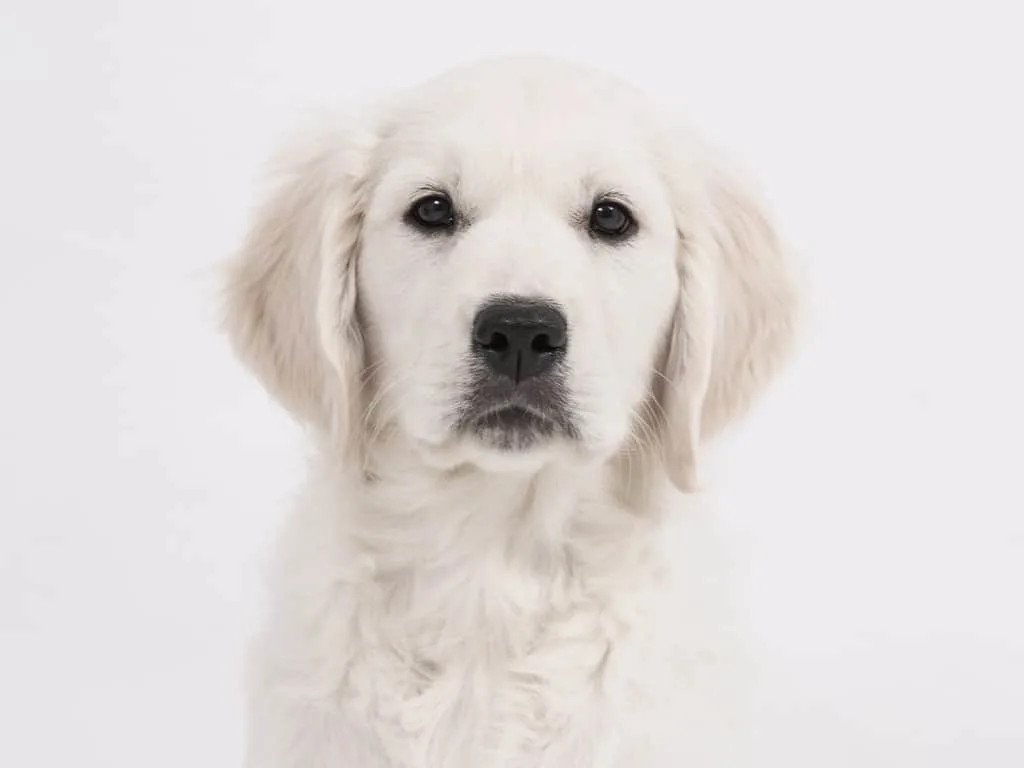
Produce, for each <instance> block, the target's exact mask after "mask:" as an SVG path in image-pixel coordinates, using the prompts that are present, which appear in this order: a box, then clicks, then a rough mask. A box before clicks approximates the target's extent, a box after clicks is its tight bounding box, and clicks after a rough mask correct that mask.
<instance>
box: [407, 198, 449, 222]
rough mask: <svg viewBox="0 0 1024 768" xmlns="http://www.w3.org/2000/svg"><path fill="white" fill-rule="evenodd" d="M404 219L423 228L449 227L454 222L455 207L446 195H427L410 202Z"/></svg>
mask: <svg viewBox="0 0 1024 768" xmlns="http://www.w3.org/2000/svg"><path fill="white" fill-rule="evenodd" d="M406 220H407V221H408V222H409V223H410V224H412V225H414V226H416V227H418V228H420V229H424V230H430V231H435V230H443V229H451V227H452V226H453V225H454V224H455V207H454V206H453V205H452V201H451V200H449V199H448V197H447V196H446V195H427V196H426V197H421V198H420V199H419V200H417V201H416V202H415V203H413V204H412V207H411V208H410V209H409V212H408V213H407V214H406Z"/></svg>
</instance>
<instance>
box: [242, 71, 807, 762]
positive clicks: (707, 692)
mask: <svg viewBox="0 0 1024 768" xmlns="http://www.w3.org/2000/svg"><path fill="white" fill-rule="evenodd" d="M280 171H281V172H280V174H279V178H278V182H279V183H278V185H277V186H276V188H275V190H274V192H273V193H272V194H271V195H270V197H269V199H268V202H267V203H266V205H265V206H264V207H263V208H262V209H261V210H260V211H259V212H258V214H257V215H256V217H255V221H254V224H253V228H252V231H251V233H250V236H249V238H248V240H247V242H246V244H245V246H244V247H243V249H242V252H241V254H240V256H239V258H238V260H237V261H236V262H235V263H234V264H233V266H232V273H231V276H230V281H229V306H228V322H229V331H230V334H231V337H232V340H233V342H234V344H235V347H236V349H237V351H238V353H239V354H240V356H241V357H242V359H243V360H245V361H246V362H247V364H249V365H250V367H251V368H252V369H253V371H254V372H255V373H256V375H257V376H258V377H259V378H260V380H261V381H262V382H263V383H264V384H265V386H267V388H268V389H269V390H270V391H271V392H272V393H273V394H274V395H275V396H276V397H277V398H278V399H279V400H280V401H281V402H282V404H283V405H284V406H285V407H287V408H288V409H289V411H290V412H291V413H293V414H294V415H295V416H296V417H297V418H299V419H300V420H301V421H302V422H303V423H304V424H305V425H307V426H308V427H309V430H310V434H311V436H312V439H313V440H314V441H315V443H316V445H317V448H318V454H317V459H316V464H315V466H314V468H313V470H312V473H311V478H310V483H309V487H308V489H307V491H306V493H305V495H304V496H303V497H302V499H301V500H300V502H299V504H298V505H297V507H296V509H295V511H294V514H293V515H292V517H291V518H290V521H289V524H288V526H287V530H286V533H285V535H284V537H283V543H282V547H281V550H280V557H279V559H278V561H277V568H276V570H275V571H274V574H273V582H272V602H271V615H270V620H269V623H268V624H267V626H266V628H265V631H264V632H263V633H262V634H261V635H260V637H259V638H258V641H257V642H256V643H255V645H254V649H253V656H252V678H251V686H250V711H249V728H248V732H249V743H248V757H247V765H248V766H249V768H285V767H286V766H287V767H288V768H420V767H422V768H428V767H429V768H434V767H436V768H491V767H493V768H497V767H498V766H502V767H509V768H513V767H514V768H519V767H522V768H527V767H529V768H541V767H544V768H572V767H574V766H579V767H580V768H582V767H583V766H587V767H590V766H594V767H597V766H607V767H608V768H612V767H615V768H624V767H625V766H630V767H636V766H655V767H657V768H668V766H679V765H687V766H712V765H722V764H725V762H726V760H727V759H728V758H727V754H728V750H727V749H726V746H727V744H728V741H729V736H728V733H729V732H728V724H729V715H730V706H729V704H728V699H727V692H728V687H727V686H724V685H723V683H724V682H725V681H727V680H728V679H729V675H728V669H729V668H728V664H727V663H726V653H725V652H726V651H727V649H728V646H729V641H730V633H731V630H730V622H729V616H728V611H727V610H726V607H727V603H726V602H725V599H724V596H723V595H722V594H721V589H720V575H721V574H720V573H719V567H718V563H719V559H718V557H717V556H716V555H715V554H714V547H713V541H712V540H711V538H710V536H709V533H708V531H707V529H706V521H705V520H703V513H702V511H701V509H700V507H699V505H698V504H697V502H696V498H697V497H696V496H695V495H693V493H692V491H693V483H694V477H695V476H694V472H695V468H696V461H697V457H698V456H697V454H698V448H699V446H700V444H701V442H702V441H703V440H706V439H707V438H709V437H710V436H712V435H713V434H715V433H716V432H717V431H719V430H720V429H721V428H722V427H723V426H724V425H726V424H727V423H728V422H730V421H731V420H733V419H734V418H736V417H738V416H739V415H741V414H742V412H743V411H744V410H745V409H746V408H747V406H748V405H749V403H750V402H751V401H752V400H753V399H754V398H755V397H756V395H757V394H758V393H759V392H760V391H761V390H762V389H763V388H764V386H765V385H766V383H767V382H768V381H769V380H770V379H771V377H772V375H773V373H774V372H775V370H776V369H777V367H778V365H779V363H780V362H781V361H782V360H783V359H784V357H785V352H786V350H787V347H788V346H789V341H790V337H791V335H792V325H793V318H794V308H795V300H794V295H793V294H794V291H793V289H792V281H791V278H790V274H789V270H788V268H787V266H786V263H785V258H784V254H783V253H782V252H781V249H780V247H779V245H778V243H777V242H776V239H775V237H774V235H773V233H772V230H771V227H770V226H769V224H768V223H767V222H766V220H765V218H764V215H763V214H762V212H761V210H760V209H759V207H758V205H757V204H756V203H755V202H754V201H753V200H752V199H751V197H750V196H749V194H748V193H747V192H746V191H745V190H744V189H743V188H741V187H740V186H739V185H738V184H737V182H736V181H735V180H734V179H733V178H732V177H731V176H729V175H728V174H726V173H725V172H724V171H723V170H722V169H721V167H720V165H719V164H718V163H717V162H716V161H715V160H714V159H713V157H712V153H711V152H710V150H709V149H708V148H707V147H706V146H705V145H703V144H701V143H700V142H698V141H697V140H696V139H695V138H694V137H693V136H691V135H689V134H688V133H687V132H685V131H684V130H682V129H680V128H678V127H674V126H672V125H671V124H670V123H669V122H668V121H667V120H665V119H663V118H662V117H661V116H660V115H659V114H658V113H657V112H656V111H655V110H654V109H653V108H652V107H651V106H650V105H649V104H648V103H647V101H646V98H645V97H644V96H643V95H642V94H641V93H639V92H638V91H637V90H635V89H633V88H632V87H630V86H628V85H626V84H624V83H622V82H620V81H618V80H616V79H614V78H612V77H610V76H608V75H606V74H603V73H599V72H594V71H590V70H586V69H583V68H580V67H577V66H574V65H570V64H568V63H565V62H561V61H557V60H552V59H547V58H511V57H510V58H502V59H495V60H490V61H484V62H478V63H476V64H474V65H472V66H467V67H462V68H458V69H455V70H453V71H450V72H448V73H445V74H443V75H441V76H439V77H437V78H435V79H433V80H431V81H429V82H426V83H422V84H420V85H417V86H416V87H414V88H412V89H410V90H409V91H407V92H404V93H400V94H397V95H396V96H395V97H394V98H393V99H390V100H388V101H387V102H386V103H382V104H378V105H375V106H374V107H372V108H368V109H367V110H365V112H363V113H362V114H360V115H358V116H357V117H355V118H353V119H348V120H345V121H341V122H340V124H339V125H337V126H332V127H331V130H328V131H326V132H325V133H324V135H322V136H319V137H306V138H304V139H303V140H302V142H301V143H300V144H299V146H298V147H297V148H296V150H295V151H293V152H291V153H288V154H287V155H285V157H284V158H283V161H282V163H281V166H280ZM427 183H430V184H436V185H442V186H444V187H446V188H447V189H449V190H451V191H452V194H453V196H454V198H455V201H456V204H457V205H458V206H459V207H460V209H462V210H464V211H466V212H467V218H468V220H469V225H468V226H467V227H466V228H464V229H463V230H462V231H460V232H459V234H458V235H456V236H453V237H449V238H434V239H425V238H423V237H419V236H416V235H415V234H414V233H412V232H411V231H410V230H409V228H408V226H407V225H406V224H405V223H404V222H403V220H402V218H403V213H404V211H405V210H406V209H407V208H408V206H409V205H410V203H411V202H412V201H413V200H414V199H415V197H416V192H417V189H418V188H419V187H421V186H422V185H424V184H427ZM607 191H615V192H617V193H620V194H625V195H627V196H628V197H629V198H630V200H631V202H632V205H633V207H634V210H635V211H636V212H637V216H638V219H639V222H640V227H639V231H638V234H637V236H636V238H635V239H634V240H633V241H632V242H631V243H629V244H628V245H618V246H611V245H608V244H606V243H602V242H600V241H598V240H595V239H594V238H591V237H589V236H587V234H586V232H585V231H583V230H581V228H580V226H579V221H578V213H579V211H586V210H588V206H589V205H590V204H591V202H592V201H593V199H594V196H595V195H596V194H598V193H601V192H607ZM517 292H518V293H525V294H534V295H536V294H540V295H544V296H547V297H550V298H553V299H554V300H556V301H558V302H559V303H560V304H561V305H562V306H563V307H564V308H565V310H566V314H567V316H568V318H569V323H570V335H571V343H570V346H569V348H568V352H567V355H568V357H567V363H568V369H569V371H570V374H569V378H568V384H569V389H570V392H571V396H572V401H573V404H574V407H575V412H576V417H577V419H578V423H579V425H580V439H579V440H575V441H569V440H567V439H552V440H551V441H549V442H548V443H545V444H543V445H540V446H538V447H535V448H531V449H529V450H524V451H520V452H518V453H508V452H499V451H497V450H495V449H492V448H488V447H486V446H485V445H483V444H482V443H480V442H479V441H478V440H475V439H474V438H471V437H467V436H465V435H460V434H457V433H456V432H454V431H453V430H452V418H453V416H452V414H453V410H454V408H455V407H456V405H457V398H458V397H459V393H460V391H461V390H460V385H461V383H462V382H463V381H464V380H465V377H466V376H467V369H466V362H465V359H464V358H465V350H466V348H467V347H466V345H467V339H468V337H469V329H470V322H471V319H472V316H473V313H474V311H475V309H476V308H477V307H478V306H479V305H480V303H481V302H482V301H483V300H484V299H485V298H486V297H487V296H489V295H492V294H495V293H517ZM680 491H683V493H680Z"/></svg>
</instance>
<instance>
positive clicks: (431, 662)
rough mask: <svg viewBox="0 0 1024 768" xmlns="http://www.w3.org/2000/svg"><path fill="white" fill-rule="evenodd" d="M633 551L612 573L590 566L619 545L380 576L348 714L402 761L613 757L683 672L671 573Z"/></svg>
mask: <svg viewBox="0 0 1024 768" xmlns="http://www.w3.org/2000/svg"><path fill="white" fill-rule="evenodd" d="M625 554H628V553H624V552H619V553H618V554H617V557H619V558H623V559H622V561H621V562H619V563H618V566H619V567H618V568H617V569H615V570H613V571H612V573H614V574H615V575H614V576H613V577H602V578H597V576H596V571H595V569H594V568H593V565H594V563H593V562H591V563H587V562H585V560H586V558H587V557H589V558H593V557H611V556H612V553H609V552H603V553H595V552H582V551H571V550H566V551H565V552H563V553H561V554H560V555H559V557H556V558H552V559H550V560H548V561H547V562H540V563H536V562H535V563H523V562H516V563H509V562H507V561H503V560H502V559H501V558H497V557H495V558H482V559H481V560H480V562H479V563H475V564H474V568H473V569H472V570H460V569H451V570H448V571H438V572H434V573H431V572H418V573H415V574H407V575H405V576H403V577H400V578H396V579H393V580H391V581H390V582H387V581H385V582H379V583H376V584H375V585H374V587H373V589H372V590H371V591H369V592H368V593H367V594H366V595H364V596H363V598H362V599H361V600H360V601H359V603H358V604H359V606H360V608H359V609H358V610H357V614H356V616H354V621H353V624H352V631H353V633H355V634H353V636H351V637H350V640H351V641H352V643H353V648H352V650H354V651H355V652H354V653H353V654H352V656H351V657H350V665H349V670H348V674H347V676H346V685H345V690H344V694H343V700H344V702H345V705H346V708H347V710H348V711H349V713H350V715H351V716H352V717H358V718H364V722H365V724H366V727H367V728H368V729H369V730H370V731H372V732H374V733H375V734H376V736H377V738H378V739H379V742H380V743H381V744H382V745H386V746H387V749H388V751H389V752H391V753H392V754H391V755H390V757H391V759H392V761H393V762H394V764H396V765H403V766H452V767H453V768H456V767H458V766H463V765H464V766H467V768H468V767H469V766H473V768H487V766H492V765H493V766H498V765H501V766H509V768H514V767H515V766H519V765H522V766H524V767H525V766H530V767H531V768H540V767H541V766H566V765H588V766H595V767H596V766H602V765H617V764H618V763H616V762H613V760H615V759H616V756H617V755H618V754H619V753H620V751H621V750H623V749H626V748H627V746H628V744H627V742H637V741H642V740H643V738H644V735H645V734H644V733H643V732H642V730H643V729H646V728H648V727H649V726H651V725H652V724H653V723H655V722H656V721H657V713H658V712H659V711H666V710H667V708H668V705H669V702H668V700H667V699H668V697H667V696H666V695H665V694H666V692H668V691H670V690H672V689H673V685H672V684H670V683H669V681H670V679H671V677H672V675H673V668H678V666H679V665H678V664H675V663H674V662H677V661H678V660H679V658H678V656H677V655H675V654H676V653H677V651H678V649H677V648H675V647H674V646H675V644H674V643H673V637H672V633H671V632H670V631H669V632H666V631H665V630H666V629H667V628H668V627H667V626H666V622H665V621H664V618H665V616H664V615H663V614H660V613H659V611H658V607H659V606H660V607H661V608H662V609H663V608H664V606H665V605H666V601H667V600H668V599H669V592H668V587H667V585H666V583H665V580H664V577H663V568H662V567H661V564H660V563H659V562H657V560H656V559H655V558H654V557H652V556H651V553H646V555H647V556H646V558H645V557H644V556H641V555H642V554H643V553H635V554H636V555H637V556H635V557H623V556H624V555H625ZM600 570H601V572H604V566H603V565H602V568H601V569H600ZM669 623H670V622H669Z"/></svg>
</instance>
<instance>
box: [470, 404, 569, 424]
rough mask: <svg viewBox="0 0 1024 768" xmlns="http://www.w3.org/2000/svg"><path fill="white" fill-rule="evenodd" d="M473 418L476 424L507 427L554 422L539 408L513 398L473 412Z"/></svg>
mask: <svg viewBox="0 0 1024 768" xmlns="http://www.w3.org/2000/svg"><path fill="white" fill-rule="evenodd" d="M472 420H473V422H474V423H475V424H479V425H486V426H495V427H500V428H505V429H508V428H514V427H521V426H524V425H527V424H550V423H552V419H551V418H550V417H549V416H547V415H546V414H544V413H543V412H542V411H540V410H539V409H537V408H535V407H533V406H530V405H524V404H522V403H517V402H514V401H511V400H509V401H506V402H504V403H499V404H497V405H492V406H490V407H488V408H486V409H484V410H482V411H480V412H479V413H476V414H473V416H472Z"/></svg>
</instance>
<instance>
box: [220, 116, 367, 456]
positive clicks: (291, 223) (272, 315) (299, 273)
mask: <svg viewBox="0 0 1024 768" xmlns="http://www.w3.org/2000/svg"><path fill="white" fill-rule="evenodd" d="M370 141H371V138H370V137H369V136H361V137H359V138H358V139H357V137H356V136H355V134H354V133H353V132H348V131H346V132H330V133H324V134H322V135H319V136H317V137H307V138H305V139H304V140H303V141H302V142H301V144H299V145H297V146H296V148H294V149H292V150H290V151H288V152H285V153H283V154H282V155H281V156H280V157H279V158H278V160H277V162H276V163H274V167H273V173H272V181H273V186H272V189H271V192H270V194H269V196H268V198H267V199H266V201H265V202H264V203H263V204H262V205H261V206H260V207H259V208H258V209H257V211H256V214H255V217H254V219H253V221H252V223H251V225H250V229H249V232H248V234H247V237H246V238H245V241H244V243H243V246H242V248H241V250H240V252H239V254H238V255H237V257H236V258H235V260H234V261H233V262H232V263H231V264H230V266H229V271H228V279H227V302H226V304H227V306H226V314H227V317H226V327H227V332H228V335H229V337H230V339H231V342H232V345H233V347H234V349H235V351H236V353H237V354H238V356H239V357H240V359H241V360H242V361H243V362H244V363H245V364H246V365H247V366H248V367H249V368H250V370H252V371H253V373H254V374H255V375H256V376H257V378H258V379H259V380H260V382H261V383H262V384H263V386H264V387H265V388H266V389H267V390H268V391H269V392H270V393H271V394H272V395H273V396H274V397H275V398H276V399H277V400H278V401H279V402H280V403H282V404H283V405H284V406H285V408H287V409H288V410H289V411H290V412H291V413H292V414H293V415H294V416H296V417H297V418H298V419H299V420H300V421H301V422H302V423H304V424H305V425H307V426H310V427H312V428H314V429H315V430H317V431H318V432H321V433H323V434H325V435H327V436H328V437H330V438H333V439H334V440H335V441H336V442H337V443H338V447H339V448H340V449H342V450H343V451H345V452H346V453H347V452H349V451H351V450H352V449H354V448H355V447H356V446H357V445H358V433H359V431H360V428H361V412H362V405H361V402H360V400H361V398H360V392H359V390H360V378H361V373H362V369H363V363H362V361H363V348H362V339H361V337H360V333H359V328H358V323H357V318H356V254H357V251H358V247H359V230H360V225H361V218H362V213H361V212H362V210H363V204H364V199H363V198H364V196H365V189H364V187H365V183H364V179H365V177H366V166H367V163H368V158H369V154H370V143H369V142H370Z"/></svg>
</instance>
